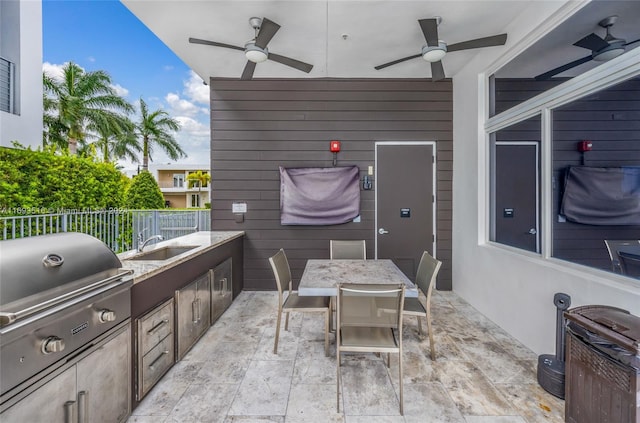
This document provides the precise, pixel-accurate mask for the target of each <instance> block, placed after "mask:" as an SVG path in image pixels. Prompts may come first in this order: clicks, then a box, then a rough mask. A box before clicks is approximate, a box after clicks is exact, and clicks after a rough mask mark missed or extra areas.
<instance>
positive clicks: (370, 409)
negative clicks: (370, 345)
mask: <svg viewBox="0 0 640 423" xmlns="http://www.w3.org/2000/svg"><path fill="white" fill-rule="evenodd" d="M341 374H342V386H341V387H340V392H341V394H342V404H341V407H340V411H342V412H344V414H346V415H359V416H362V415H374V416H395V415H400V408H399V407H400V406H399V403H398V396H397V394H396V390H395V389H394V387H393V385H392V383H391V379H390V378H389V372H388V370H387V366H386V363H385V362H384V360H382V359H380V358H376V357H375V356H374V355H373V354H369V355H367V356H366V359H350V358H349V357H347V358H343V360H342V367H341ZM392 377H395V378H396V379H397V378H398V376H397V373H396V374H394V375H392Z"/></svg>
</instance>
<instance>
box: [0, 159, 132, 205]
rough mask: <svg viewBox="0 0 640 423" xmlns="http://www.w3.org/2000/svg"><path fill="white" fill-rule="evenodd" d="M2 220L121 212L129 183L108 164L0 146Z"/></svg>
mask: <svg viewBox="0 0 640 423" xmlns="http://www.w3.org/2000/svg"><path fill="white" fill-rule="evenodd" d="M0 175H3V176H2V178H0V212H2V215H5V216H6V215H24V214H44V213H58V212H63V211H69V210H84V211H92V210H103V209H112V208H121V207H123V206H124V203H125V192H126V190H127V187H128V185H129V183H130V180H129V178H128V177H127V176H126V175H124V174H123V173H122V172H120V171H119V170H118V169H116V167H115V165H114V164H112V163H101V162H100V163H98V162H94V161H93V160H92V159H91V158H84V157H77V156H67V155H56V154H53V153H50V152H46V151H45V152H43V151H33V150H29V149H27V150H24V149H14V148H6V147H0Z"/></svg>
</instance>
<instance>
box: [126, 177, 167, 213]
mask: <svg viewBox="0 0 640 423" xmlns="http://www.w3.org/2000/svg"><path fill="white" fill-rule="evenodd" d="M125 206H126V207H127V208H129V209H133V210H141V209H162V208H164V197H163V196H162V192H161V191H160V187H159V186H158V183H157V182H156V180H155V179H154V177H153V175H151V173H150V172H149V171H147V170H143V171H142V172H140V173H139V174H138V175H136V176H134V177H133V181H132V182H131V185H130V186H129V189H128V190H127V195H126V200H125Z"/></svg>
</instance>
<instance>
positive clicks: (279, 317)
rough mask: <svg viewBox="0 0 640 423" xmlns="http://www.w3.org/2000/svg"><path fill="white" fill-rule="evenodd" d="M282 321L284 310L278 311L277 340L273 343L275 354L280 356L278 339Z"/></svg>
mask: <svg viewBox="0 0 640 423" xmlns="http://www.w3.org/2000/svg"><path fill="white" fill-rule="evenodd" d="M281 320H282V310H281V309H278V320H277V321H276V339H275V341H274V343H273V353H274V354H278V338H279V337H280V321H281Z"/></svg>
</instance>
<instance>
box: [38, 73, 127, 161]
mask: <svg viewBox="0 0 640 423" xmlns="http://www.w3.org/2000/svg"><path fill="white" fill-rule="evenodd" d="M62 72H63V76H62V79H60V80H57V79H55V78H53V77H52V76H50V75H47V74H46V72H44V73H43V91H44V101H43V106H44V112H45V114H44V124H45V130H46V134H45V137H44V140H45V141H46V142H47V143H55V144H57V145H60V144H61V143H63V142H64V141H63V140H65V141H66V143H67V148H68V150H69V152H70V153H71V154H76V152H77V149H78V144H81V145H84V144H86V143H88V142H89V141H90V139H91V138H95V131H99V130H103V131H115V133H117V132H118V131H122V130H124V129H126V128H131V123H130V121H129V118H128V117H127V113H130V112H132V111H133V106H132V105H131V104H129V103H128V102H127V101H126V100H125V99H124V98H122V97H120V96H119V95H118V94H117V93H116V91H115V89H114V88H113V87H112V81H111V77H110V76H109V75H108V74H107V73H106V72H104V71H92V72H85V71H84V69H82V68H81V67H80V66H78V65H77V64H75V63H73V62H69V63H67V64H65V65H64V67H63V68H62ZM60 146H61V147H62V145H60Z"/></svg>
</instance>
